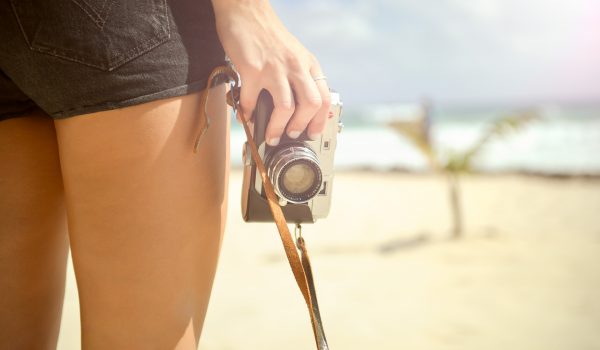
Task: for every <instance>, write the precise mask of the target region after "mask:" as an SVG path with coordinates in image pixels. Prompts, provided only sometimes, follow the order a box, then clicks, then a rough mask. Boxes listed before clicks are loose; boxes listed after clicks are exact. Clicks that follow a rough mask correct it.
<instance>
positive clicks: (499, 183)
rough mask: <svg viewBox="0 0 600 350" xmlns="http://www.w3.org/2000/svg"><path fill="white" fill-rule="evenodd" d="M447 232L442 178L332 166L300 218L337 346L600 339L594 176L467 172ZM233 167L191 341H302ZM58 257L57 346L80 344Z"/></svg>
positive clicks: (260, 345)
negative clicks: (61, 298) (330, 193)
mask: <svg viewBox="0 0 600 350" xmlns="http://www.w3.org/2000/svg"><path fill="white" fill-rule="evenodd" d="M462 185H463V186H462V189H463V200H464V212H465V226H466V227H465V235H464V237H463V238H462V239H460V240H450V239H448V237H449V236H450V233H449V232H450V227H451V222H450V211H449V207H448V200H447V188H446V185H445V182H444V179H443V178H441V177H438V176H435V175H410V174H401V173H369V172H345V173H339V174H337V178H336V180H335V184H334V199H333V204H332V210H331V213H330V216H329V217H328V218H327V219H325V220H322V221H320V222H318V223H317V224H315V225H306V226H305V228H304V237H305V238H306V240H307V244H308V248H309V252H310V253H311V258H312V262H313V267H314V272H315V278H316V283H317V290H318V294H319V303H320V306H321V309H322V316H323V322H324V325H325V330H326V334H327V338H328V340H329V344H330V347H331V348H332V349H333V350H336V349H346V350H349V349H412V350H418V349H427V350H434V349H445V350H447V349H473V350H475V349H477V350H481V349H525V350H536V349H540V350H542V349H543V350H552V349H557V350H558V349H569V350H571V349H578V350H587V349H600V180H592V179H549V178H540V177H529V176H523V175H501V176H500V175H477V176H466V177H464V178H463V181H462ZM240 187H241V173H239V172H234V173H233V174H232V178H231V184H230V212H229V219H228V224H227V225H228V226H227V232H226V236H225V238H224V241H223V250H222V254H221V258H220V263H219V269H218V272H217V277H216V280H215V285H214V289H213V296H212V299H211V304H210V306H209V311H208V315H207V319H206V322H205V326H204V332H203V335H202V339H201V342H200V347H199V348H200V349H207V350H229V349H231V350H237V349H289V350H295V349H312V348H313V340H312V333H311V330H310V323H309V320H308V316H307V313H306V310H305V306H304V304H303V300H302V298H301V295H300V293H299V291H298V290H297V287H296V286H295V282H294V280H293V278H292V273H291V271H290V269H289V267H288V265H287V261H286V260H285V258H284V255H283V250H282V248H281V243H280V241H279V238H278V235H277V232H276V231H275V228H274V227H273V226H271V225H265V224H247V223H244V222H243V221H242V220H241V216H240V209H239V201H240V199H239V196H240ZM79 341H80V334H79V314H78V305H77V294H76V288H75V281H74V277H73V272H72V268H71V266H69V278H68V282H67V292H66V299H65V306H64V315H63V325H62V328H61V336H60V339H59V347H58V348H59V349H79Z"/></svg>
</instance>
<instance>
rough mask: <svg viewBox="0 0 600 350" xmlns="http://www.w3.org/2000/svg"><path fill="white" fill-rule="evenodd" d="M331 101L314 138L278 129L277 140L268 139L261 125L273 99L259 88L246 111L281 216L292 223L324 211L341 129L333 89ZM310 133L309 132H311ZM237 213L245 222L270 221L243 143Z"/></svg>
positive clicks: (308, 220)
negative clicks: (272, 142) (239, 209)
mask: <svg viewBox="0 0 600 350" xmlns="http://www.w3.org/2000/svg"><path fill="white" fill-rule="evenodd" d="M330 94H331V106H330V107H329V111H328V113H327V119H326V122H325V126H324V129H323V133H322V134H320V135H318V137H316V138H315V139H311V138H309V137H308V135H307V131H306V130H305V131H304V132H302V133H301V134H300V135H299V136H298V137H297V138H291V137H289V136H288V135H282V137H281V139H280V141H279V143H277V144H276V145H273V146H272V145H269V144H268V143H267V139H266V133H267V132H266V131H267V127H268V125H269V121H270V119H271V116H272V113H273V99H272V97H271V95H270V94H269V92H268V91H266V90H263V91H262V92H261V93H260V95H259V98H258V101H257V104H256V108H255V109H254V113H253V115H252V119H253V121H254V128H253V133H252V135H253V140H254V142H255V144H256V146H257V148H258V152H259V155H260V157H261V159H262V160H263V161H264V163H265V167H266V169H267V174H268V177H269V180H270V181H271V183H272V184H273V187H274V189H275V193H276V194H277V196H278V199H279V204H280V205H281V206H282V210H283V213H284V215H285V218H286V219H287V220H288V221H290V222H293V223H296V224H300V223H313V222H315V221H316V220H317V219H319V218H324V217H326V216H327V214H328V213H329V208H330V204H331V193H332V192H331V190H332V185H333V160H334V152H335V148H336V145H337V134H338V133H339V132H340V131H341V128H342V124H341V122H340V116H341V109H342V103H341V101H340V97H339V94H338V93H336V92H333V91H332V92H330ZM313 137H314V136H313ZM243 158H244V178H243V185H242V215H243V218H244V220H245V221H249V222H272V221H273V218H272V215H271V212H270V211H269V206H268V203H267V200H266V196H265V192H264V188H263V183H262V181H261V178H260V175H259V174H258V172H257V168H256V163H255V162H254V160H253V159H252V157H251V155H250V150H249V149H248V145H247V144H246V145H245V149H244V154H243Z"/></svg>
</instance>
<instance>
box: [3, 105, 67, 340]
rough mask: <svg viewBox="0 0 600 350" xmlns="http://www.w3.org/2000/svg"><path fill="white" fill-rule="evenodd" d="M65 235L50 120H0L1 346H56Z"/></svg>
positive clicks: (37, 115)
mask: <svg viewBox="0 0 600 350" xmlns="http://www.w3.org/2000/svg"><path fill="white" fill-rule="evenodd" d="M68 248H69V241H68V236H67V220H66V212H65V205H64V194H63V184H62V178H61V173H60V164H59V160H58V148H57V144H56V133H55V130H54V124H53V122H52V119H51V118H50V117H49V116H48V115H46V114H44V113H43V112H42V111H40V110H35V111H32V112H29V113H27V114H26V115H23V116H20V117H18V118H11V119H7V120H3V121H1V122H0V349H42V348H43V349H51V348H54V347H56V342H57V338H58V331H59V327H60V319H61V310H62V305H63V297H64V286H65V273H66V263H67V254H68Z"/></svg>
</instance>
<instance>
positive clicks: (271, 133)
mask: <svg viewBox="0 0 600 350" xmlns="http://www.w3.org/2000/svg"><path fill="white" fill-rule="evenodd" d="M212 3H213V7H214V10H215V19H216V23H217V32H218V34H219V38H220V40H221V43H222V44H223V47H224V48H225V52H226V53H227V55H228V56H229V58H230V59H231V61H232V62H233V64H234V65H235V67H236V69H237V70H238V72H239V73H240V78H241V81H242V90H241V92H240V105H241V107H242V109H243V110H244V115H245V117H246V118H250V116H251V115H252V111H253V110H254V108H255V107H256V100H257V99H258V94H259V93H260V91H261V90H262V89H266V90H268V91H269V92H270V93H271V95H272V96H273V102H274V106H275V108H274V110H273V114H272V116H271V121H270V122H269V125H268V126H267V132H266V139H267V143H268V144H270V145H272V146H275V145H277V144H278V143H279V140H280V138H281V135H282V134H283V133H284V132H286V133H287V135H288V136H289V137H291V138H297V137H298V136H299V135H300V133H301V132H302V131H304V130H305V129H307V133H308V136H309V137H311V138H313V139H316V138H317V137H319V136H320V134H321V133H322V132H323V128H324V127H325V122H326V120H327V112H328V111H329V106H330V105H331V96H330V94H329V88H328V87H327V82H326V81H325V80H318V81H314V80H313V78H314V77H318V76H322V75H323V72H322V71H321V67H320V65H319V62H318V61H317V59H316V58H315V56H314V55H313V54H312V53H310V52H309V51H308V50H307V49H306V48H305V47H304V46H303V45H302V44H301V43H300V42H299V41H298V39H296V38H295V37H294V36H293V35H292V34H291V33H290V32H289V31H288V30H287V29H286V28H285V26H284V25H283V24H282V23H281V21H280V20H279V18H278V17H277V14H276V13H275V11H274V10H273V8H272V7H271V5H270V4H269V2H268V1H266V0H212Z"/></svg>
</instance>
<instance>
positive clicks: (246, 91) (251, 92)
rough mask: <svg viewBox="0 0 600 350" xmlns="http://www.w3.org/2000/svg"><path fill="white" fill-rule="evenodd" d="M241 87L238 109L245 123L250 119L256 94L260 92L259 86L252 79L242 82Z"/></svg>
mask: <svg viewBox="0 0 600 350" xmlns="http://www.w3.org/2000/svg"><path fill="white" fill-rule="evenodd" d="M242 81H243V83H242V87H241V90H240V107H241V108H242V112H243V115H244V118H246V121H248V120H250V119H251V118H252V113H253V112H254V109H255V108H256V101H257V100H258V94H259V93H260V91H261V90H262V87H261V85H260V84H258V83H257V82H256V80H254V79H249V80H242Z"/></svg>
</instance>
